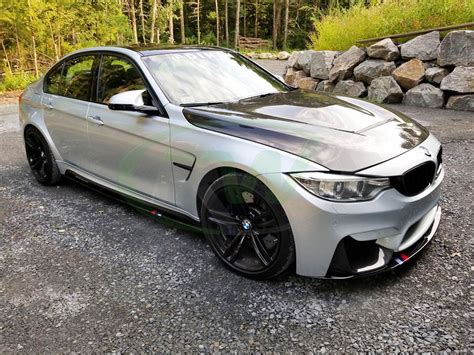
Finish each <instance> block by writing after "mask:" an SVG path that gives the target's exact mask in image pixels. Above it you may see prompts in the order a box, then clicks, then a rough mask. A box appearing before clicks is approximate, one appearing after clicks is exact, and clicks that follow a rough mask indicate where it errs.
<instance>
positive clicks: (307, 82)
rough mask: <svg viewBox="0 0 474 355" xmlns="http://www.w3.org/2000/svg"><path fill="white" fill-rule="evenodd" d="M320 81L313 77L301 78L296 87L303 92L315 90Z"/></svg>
mask: <svg viewBox="0 0 474 355" xmlns="http://www.w3.org/2000/svg"><path fill="white" fill-rule="evenodd" d="M318 82H319V80H317V79H313V78H311V77H307V78H301V79H298V80H297V81H296V86H298V87H299V88H300V89H303V90H315V89H316V86H317V85H318Z"/></svg>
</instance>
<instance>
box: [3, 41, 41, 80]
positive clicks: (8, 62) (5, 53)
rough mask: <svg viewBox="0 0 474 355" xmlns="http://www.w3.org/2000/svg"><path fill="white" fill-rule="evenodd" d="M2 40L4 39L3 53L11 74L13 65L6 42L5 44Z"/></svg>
mask: <svg viewBox="0 0 474 355" xmlns="http://www.w3.org/2000/svg"><path fill="white" fill-rule="evenodd" d="M33 38H34V37H33ZM0 41H2V49H3V53H4V55H5V61H6V62H7V68H8V72H9V74H11V73H12V65H11V64H10V60H8V53H7V49H6V48H5V44H3V39H1V40H0Z"/></svg>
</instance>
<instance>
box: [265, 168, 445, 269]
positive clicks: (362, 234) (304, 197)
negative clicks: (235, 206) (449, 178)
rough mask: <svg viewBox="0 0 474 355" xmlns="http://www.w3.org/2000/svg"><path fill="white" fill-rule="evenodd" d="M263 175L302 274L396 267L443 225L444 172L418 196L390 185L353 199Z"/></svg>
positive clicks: (290, 179)
mask: <svg viewBox="0 0 474 355" xmlns="http://www.w3.org/2000/svg"><path fill="white" fill-rule="evenodd" d="M259 178H260V179H261V180H262V181H263V182H264V183H265V184H266V185H267V186H268V187H270V189H271V190H272V191H273V193H274V194H275V195H276V197H277V198H278V200H279V201H280V203H281V205H282V207H283V209H284V210H285V212H286V214H287V217H288V220H289V222H290V226H291V229H292V231H293V236H294V240H295V248H296V272H297V274H299V275H303V276H310V277H320V278H328V277H329V278H335V277H342V278H346V277H354V276H358V275H367V274H372V273H376V272H382V271H386V270H389V269H392V268H394V267H397V266H399V265H401V264H403V263H405V262H406V261H408V260H409V259H410V258H411V257H413V256H414V255H415V254H416V253H418V252H419V251H420V250H421V249H422V248H423V247H424V246H425V245H426V244H427V243H428V242H429V241H430V240H431V239H432V238H433V236H434V234H435V232H436V230H437V228H438V225H439V220H440V215H441V210H440V208H439V207H438V203H439V199H440V196H441V182H442V180H443V178H444V170H441V172H440V173H439V175H438V177H437V179H436V180H435V181H434V182H433V183H432V184H431V185H430V186H428V187H427V188H426V189H425V190H424V191H423V192H421V193H419V194H418V195H416V196H411V197H410V196H405V195H402V194H401V193H399V192H398V191H397V190H395V189H388V190H385V191H383V192H382V193H381V194H380V195H378V196H377V197H376V198H375V199H373V200H371V201H364V202H355V203H354V202H350V203H341V202H331V201H326V200H323V199H321V198H318V197H316V196H314V195H312V194H311V193H309V192H308V191H306V190H305V189H304V188H303V187H301V186H300V185H299V184H298V183H296V182H295V181H294V180H293V179H292V178H291V177H289V176H288V175H286V174H264V175H260V176H259ZM341 250H343V251H344V253H342V252H341ZM344 254H345V255H344Z"/></svg>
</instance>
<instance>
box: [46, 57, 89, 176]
mask: <svg viewBox="0 0 474 355" xmlns="http://www.w3.org/2000/svg"><path fill="white" fill-rule="evenodd" d="M96 58H97V57H96V56H94V55H80V56H76V57H74V58H71V59H66V60H65V61H64V62H63V63H61V64H59V65H58V66H57V67H56V68H54V69H53V70H52V71H51V72H50V73H49V74H48V76H47V77H46V78H45V86H44V94H43V98H42V106H43V117H44V120H45V123H46V127H47V128H48V132H49V134H50V135H51V138H52V139H53V142H54V144H55V146H56V148H57V149H58V151H59V154H61V157H62V159H63V161H65V162H66V163H69V164H71V165H74V166H78V167H81V168H83V167H84V166H85V165H86V160H87V144H88V137H87V123H86V116H87V111H88V109H89V99H90V95H91V88H92V77H93V71H94V63H95V61H96Z"/></svg>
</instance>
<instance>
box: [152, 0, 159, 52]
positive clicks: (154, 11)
mask: <svg viewBox="0 0 474 355" xmlns="http://www.w3.org/2000/svg"><path fill="white" fill-rule="evenodd" d="M157 7H158V2H157V0H153V4H152V6H151V26H150V42H151V43H155V25H156V11H157ZM159 42H160V38H159V36H158V43H159Z"/></svg>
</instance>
